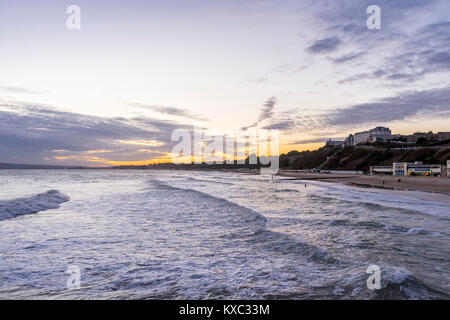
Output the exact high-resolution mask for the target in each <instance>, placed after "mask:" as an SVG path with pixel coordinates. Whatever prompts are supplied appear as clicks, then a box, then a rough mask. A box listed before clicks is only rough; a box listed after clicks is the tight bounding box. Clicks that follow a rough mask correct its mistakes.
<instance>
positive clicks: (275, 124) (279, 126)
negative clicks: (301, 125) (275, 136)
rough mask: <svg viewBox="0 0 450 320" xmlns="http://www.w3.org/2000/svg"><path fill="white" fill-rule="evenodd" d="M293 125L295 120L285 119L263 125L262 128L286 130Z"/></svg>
mask: <svg viewBox="0 0 450 320" xmlns="http://www.w3.org/2000/svg"><path fill="white" fill-rule="evenodd" d="M294 126H295V121H293V120H285V121H278V122H273V123H271V124H269V125H267V126H264V127H263V129H265V130H280V131H287V130H289V129H291V128H293V127H294Z"/></svg>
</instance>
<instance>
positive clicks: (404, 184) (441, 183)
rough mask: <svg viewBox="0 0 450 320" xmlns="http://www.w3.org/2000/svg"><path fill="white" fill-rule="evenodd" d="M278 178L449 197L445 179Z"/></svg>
mask: <svg viewBox="0 0 450 320" xmlns="http://www.w3.org/2000/svg"><path fill="white" fill-rule="evenodd" d="M278 176H283V177H291V178H293V179H298V180H320V181H326V182H339V183H344V184H347V185H353V186H358V187H369V188H384V189H390V190H405V191H423V192H431V193H440V194H445V195H449V196H450V179H449V178H447V177H403V176H402V177H399V176H395V177H394V176H377V175H353V174H352V175H349V174H329V173H297V172H280V173H278Z"/></svg>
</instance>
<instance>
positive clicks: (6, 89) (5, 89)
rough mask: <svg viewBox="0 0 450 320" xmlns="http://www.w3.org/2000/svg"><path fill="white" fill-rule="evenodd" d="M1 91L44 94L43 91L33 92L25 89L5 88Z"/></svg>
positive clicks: (0, 88)
mask: <svg viewBox="0 0 450 320" xmlns="http://www.w3.org/2000/svg"><path fill="white" fill-rule="evenodd" d="M0 91H3V92H8V93H25V94H43V93H44V92H43V91H36V90H31V89H27V88H23V87H14V86H5V87H0Z"/></svg>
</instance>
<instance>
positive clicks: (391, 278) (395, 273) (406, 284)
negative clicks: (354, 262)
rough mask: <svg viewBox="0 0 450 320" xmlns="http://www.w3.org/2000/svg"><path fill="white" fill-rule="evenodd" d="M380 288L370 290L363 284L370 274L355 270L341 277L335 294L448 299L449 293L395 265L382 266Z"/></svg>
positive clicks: (411, 298) (377, 298)
mask: <svg viewBox="0 0 450 320" xmlns="http://www.w3.org/2000/svg"><path fill="white" fill-rule="evenodd" d="M380 270H381V275H380V280H381V281H380V282H381V288H380V289H373V290H369V289H367V287H365V286H362V285H361V284H362V283H364V284H365V283H366V280H367V277H368V275H367V274H366V273H364V272H361V270H355V271H354V273H352V274H351V275H350V276H349V277H345V278H343V279H340V280H339V281H338V282H337V283H336V286H335V289H334V294H337V295H339V294H345V293H346V294H349V295H350V296H354V297H364V296H365V297H366V298H368V299H374V300H386V299H387V300H397V299H400V300H403V299H407V300H417V299H420V300H424V299H425V300H431V299H448V298H449V295H448V294H446V293H444V292H441V291H440V290H437V289H435V288H433V287H431V286H429V285H427V284H426V283H424V282H423V281H421V280H419V279H417V278H416V277H415V276H414V275H413V274H412V273H411V272H409V271H408V270H406V269H403V268H399V267H393V266H380Z"/></svg>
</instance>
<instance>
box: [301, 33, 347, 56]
mask: <svg viewBox="0 0 450 320" xmlns="http://www.w3.org/2000/svg"><path fill="white" fill-rule="evenodd" d="M341 43H342V41H341V39H339V38H338V37H337V36H334V37H330V38H325V39H321V40H317V41H316V42H314V43H313V44H312V45H311V46H309V47H308V48H307V50H308V51H309V52H311V53H327V52H332V51H334V50H336V49H337V48H338V47H339V45H340V44H341Z"/></svg>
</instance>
